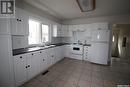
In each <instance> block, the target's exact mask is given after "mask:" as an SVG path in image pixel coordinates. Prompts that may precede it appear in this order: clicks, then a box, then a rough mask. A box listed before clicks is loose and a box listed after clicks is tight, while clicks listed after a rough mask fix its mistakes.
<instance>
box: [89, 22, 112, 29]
mask: <svg viewBox="0 0 130 87" xmlns="http://www.w3.org/2000/svg"><path fill="white" fill-rule="evenodd" d="M91 25H92V29H109V23H107V22H103V23H92V24H91Z"/></svg>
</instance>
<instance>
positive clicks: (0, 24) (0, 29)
mask: <svg viewBox="0 0 130 87" xmlns="http://www.w3.org/2000/svg"><path fill="white" fill-rule="evenodd" d="M5 34H6V35H8V34H10V19H9V18H1V19H0V35H5Z"/></svg>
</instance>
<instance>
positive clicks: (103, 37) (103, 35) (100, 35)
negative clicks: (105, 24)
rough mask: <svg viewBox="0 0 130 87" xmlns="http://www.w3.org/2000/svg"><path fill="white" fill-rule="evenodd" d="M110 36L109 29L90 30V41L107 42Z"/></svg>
mask: <svg viewBox="0 0 130 87" xmlns="http://www.w3.org/2000/svg"><path fill="white" fill-rule="evenodd" d="M109 37H110V30H102V29H99V30H94V31H93V32H92V41H95V42H96V41H99V42H108V41H109Z"/></svg>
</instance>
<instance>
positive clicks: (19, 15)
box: [11, 8, 29, 35]
mask: <svg viewBox="0 0 130 87" xmlns="http://www.w3.org/2000/svg"><path fill="white" fill-rule="evenodd" d="M28 20H29V16H28V15H27V14H26V12H25V11H24V10H22V9H20V8H16V12H15V18H12V19H11V34H12V35H28V32H29V24H28Z"/></svg>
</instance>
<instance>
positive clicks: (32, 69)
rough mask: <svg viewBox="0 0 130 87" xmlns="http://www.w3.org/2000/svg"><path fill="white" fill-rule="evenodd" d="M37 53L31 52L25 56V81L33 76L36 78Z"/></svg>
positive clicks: (37, 66)
mask: <svg viewBox="0 0 130 87" xmlns="http://www.w3.org/2000/svg"><path fill="white" fill-rule="evenodd" d="M38 58H39V55H38V52H32V53H28V54H27V67H28V68H27V79H28V80H30V79H31V78H33V77H34V76H36V75H37V74H38V73H39V71H38V68H39V65H38V64H39V62H38Z"/></svg>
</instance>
